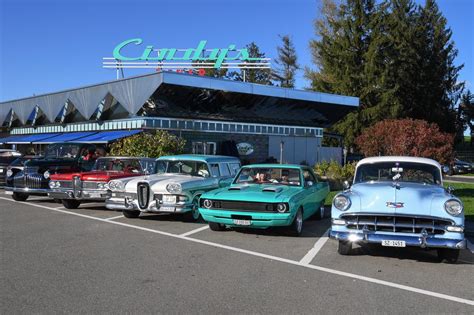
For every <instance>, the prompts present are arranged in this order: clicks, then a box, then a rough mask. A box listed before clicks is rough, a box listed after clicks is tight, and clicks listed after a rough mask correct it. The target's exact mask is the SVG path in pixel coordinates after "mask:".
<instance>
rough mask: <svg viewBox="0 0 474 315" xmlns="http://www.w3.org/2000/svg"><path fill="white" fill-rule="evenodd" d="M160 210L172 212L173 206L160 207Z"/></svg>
mask: <svg viewBox="0 0 474 315" xmlns="http://www.w3.org/2000/svg"><path fill="white" fill-rule="evenodd" d="M160 211H165V212H174V207H160Z"/></svg>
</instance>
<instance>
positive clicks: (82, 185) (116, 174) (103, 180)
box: [48, 157, 156, 209]
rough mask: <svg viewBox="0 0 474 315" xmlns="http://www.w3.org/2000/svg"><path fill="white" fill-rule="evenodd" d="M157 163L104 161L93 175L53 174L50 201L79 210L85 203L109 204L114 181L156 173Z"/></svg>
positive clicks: (132, 159) (149, 160)
mask: <svg viewBox="0 0 474 315" xmlns="http://www.w3.org/2000/svg"><path fill="white" fill-rule="evenodd" d="M155 161H156V160H155V159H152V158H137V157H101V158H99V159H97V161H96V162H95V165H94V167H93V169H92V170H91V171H88V172H74V173H63V174H51V176H50V179H51V180H50V182H49V187H50V188H51V191H50V192H49V193H48V195H49V197H51V198H54V199H59V200H61V202H62V204H63V205H64V207H66V208H68V209H76V208H77V207H79V205H80V204H81V203H82V202H83V201H105V198H106V197H107V192H108V186H107V183H108V182H109V181H110V180H113V179H120V178H126V177H133V176H141V175H145V174H152V173H155V168H156V167H155V165H156V162H155Z"/></svg>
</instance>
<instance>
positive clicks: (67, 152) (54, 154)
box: [45, 144, 82, 159]
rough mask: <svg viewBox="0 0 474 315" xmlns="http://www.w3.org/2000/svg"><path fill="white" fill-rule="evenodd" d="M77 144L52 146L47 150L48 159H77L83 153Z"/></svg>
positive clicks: (46, 156)
mask: <svg viewBox="0 0 474 315" xmlns="http://www.w3.org/2000/svg"><path fill="white" fill-rule="evenodd" d="M80 151H81V147H80V146H78V145H77V144H52V145H49V146H48V147H47V148H46V153H45V158H46V159H58V158H59V159H75V158H77V157H78V156H79V155H80V154H81V153H82V152H80Z"/></svg>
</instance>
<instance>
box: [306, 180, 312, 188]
mask: <svg viewBox="0 0 474 315" xmlns="http://www.w3.org/2000/svg"><path fill="white" fill-rule="evenodd" d="M304 185H305V187H311V186H313V185H314V183H313V182H312V181H310V180H308V181H307V182H305V184H304Z"/></svg>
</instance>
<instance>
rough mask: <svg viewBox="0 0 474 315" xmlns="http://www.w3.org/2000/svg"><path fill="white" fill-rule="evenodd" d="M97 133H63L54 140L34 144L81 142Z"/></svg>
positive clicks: (53, 138)
mask: <svg viewBox="0 0 474 315" xmlns="http://www.w3.org/2000/svg"><path fill="white" fill-rule="evenodd" d="M96 133H97V131H85V132H71V133H63V134H59V135H57V136H55V137H52V138H47V139H43V140H38V141H33V142H32V143H34V144H50V143H58V142H76V141H79V140H81V139H82V138H84V137H88V136H91V135H94V134H96Z"/></svg>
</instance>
